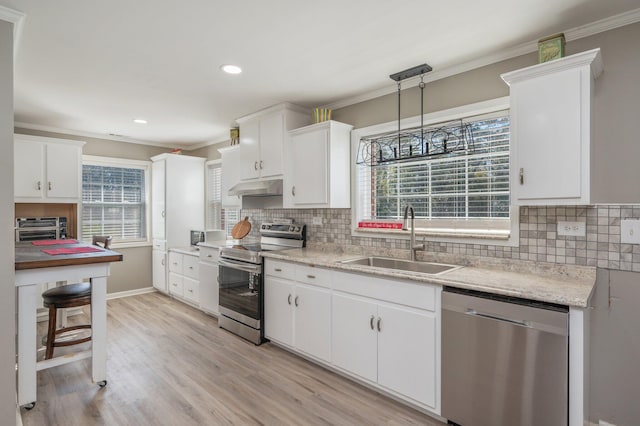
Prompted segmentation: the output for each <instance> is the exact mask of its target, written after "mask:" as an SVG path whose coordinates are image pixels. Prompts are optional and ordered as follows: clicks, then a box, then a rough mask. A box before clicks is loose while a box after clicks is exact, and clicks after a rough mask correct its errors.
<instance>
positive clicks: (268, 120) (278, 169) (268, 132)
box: [258, 112, 284, 177]
mask: <svg viewBox="0 0 640 426" xmlns="http://www.w3.org/2000/svg"><path fill="white" fill-rule="evenodd" d="M283 152H284V113H283V112H278V113H276V114H273V115H269V116H266V117H264V118H262V119H261V120H260V158H259V163H258V168H259V169H260V176H261V177H269V176H275V175H281V174H282V153H283Z"/></svg>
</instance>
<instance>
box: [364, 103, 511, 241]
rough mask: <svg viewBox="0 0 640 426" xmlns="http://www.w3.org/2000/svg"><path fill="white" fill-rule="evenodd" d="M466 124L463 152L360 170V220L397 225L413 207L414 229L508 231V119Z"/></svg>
mask: <svg viewBox="0 0 640 426" xmlns="http://www.w3.org/2000/svg"><path fill="white" fill-rule="evenodd" d="M465 121H466V122H468V123H470V124H471V129H472V132H473V140H474V142H473V145H472V146H471V147H470V148H469V149H468V150H466V151H459V152H453V153H450V154H446V155H442V156H437V157H429V158H420V159H417V160H413V161H406V162H401V163H390V164H382V165H376V166H373V167H371V166H369V165H364V164H363V165H358V170H357V176H358V214H359V216H360V217H359V218H360V219H362V220H399V219H402V217H403V214H404V208H405V206H406V205H407V204H411V205H412V206H413V208H414V210H415V214H416V227H417V228H418V227H419V228H423V229H430V228H452V229H459V228H461V229H479V230H481V229H482V230H487V229H496V230H508V229H509V226H510V221H509V116H508V113H507V112H503V113H500V114H499V115H498V116H496V115H495V114H494V115H492V116H490V117H484V118H474V119H473V120H465Z"/></svg>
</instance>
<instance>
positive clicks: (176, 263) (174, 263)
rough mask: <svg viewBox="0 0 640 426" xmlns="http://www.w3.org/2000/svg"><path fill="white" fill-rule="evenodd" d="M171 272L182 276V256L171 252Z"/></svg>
mask: <svg viewBox="0 0 640 426" xmlns="http://www.w3.org/2000/svg"><path fill="white" fill-rule="evenodd" d="M169 271H171V272H176V273H178V274H182V254H181V253H176V252H174V251H170V252H169Z"/></svg>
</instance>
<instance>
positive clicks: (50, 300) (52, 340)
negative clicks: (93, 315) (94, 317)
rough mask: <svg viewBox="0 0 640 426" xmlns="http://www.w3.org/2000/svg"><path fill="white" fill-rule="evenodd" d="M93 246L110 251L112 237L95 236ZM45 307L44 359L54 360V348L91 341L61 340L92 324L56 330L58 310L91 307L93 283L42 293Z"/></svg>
mask: <svg viewBox="0 0 640 426" xmlns="http://www.w3.org/2000/svg"><path fill="white" fill-rule="evenodd" d="M93 244H95V245H97V246H100V247H103V248H105V249H109V246H110V245H111V236H102V235H99V236H94V237H93ZM42 299H43V305H44V307H45V308H49V326H48V329H47V344H46V353H45V358H44V359H51V358H53V348H56V347H61V346H71V345H78V344H80V343H85V342H88V341H90V340H91V335H89V336H88V337H83V338H78V339H72V340H68V339H65V340H59V341H56V338H59V336H60V335H62V334H65V333H69V332H71V331H75V330H82V329H91V324H82V325H74V326H71V327H64V328H60V329H56V323H57V313H58V309H65V308H75V307H77V306H84V305H91V283H84V282H83V283H77V284H69V285H63V286H60V287H55V288H52V289H50V290H47V291H45V292H44V293H42Z"/></svg>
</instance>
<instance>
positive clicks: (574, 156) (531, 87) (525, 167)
mask: <svg viewBox="0 0 640 426" xmlns="http://www.w3.org/2000/svg"><path fill="white" fill-rule="evenodd" d="M512 90H513V99H515V102H516V105H515V107H516V111H517V117H516V120H515V123H513V126H514V129H515V140H514V141H512V142H513V143H515V144H517V148H516V150H517V159H516V160H517V169H516V170H514V171H513V172H512V173H516V174H517V175H518V177H517V179H516V181H517V182H518V183H516V185H517V191H518V199H546V198H551V199H553V198H580V195H581V170H582V169H581V162H582V158H583V157H582V155H581V149H582V148H581V145H582V139H581V113H582V112H581V111H582V106H581V105H582V104H581V83H580V70H578V69H573V70H567V71H563V72H559V73H555V74H553V75H545V76H541V77H538V78H534V79H531V80H527V81H523V82H519V83H517V84H514V85H513V88H512ZM520 169H522V183H519V181H520V177H519V174H520Z"/></svg>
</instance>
